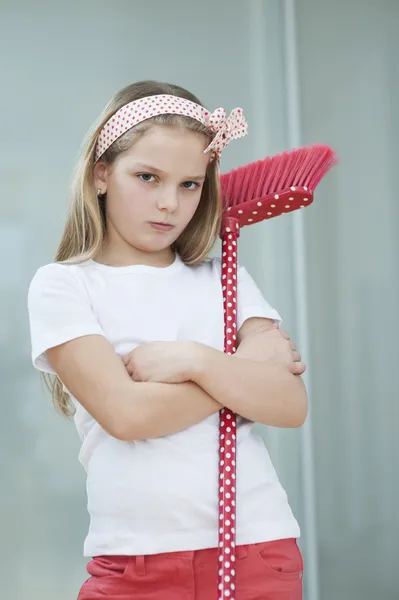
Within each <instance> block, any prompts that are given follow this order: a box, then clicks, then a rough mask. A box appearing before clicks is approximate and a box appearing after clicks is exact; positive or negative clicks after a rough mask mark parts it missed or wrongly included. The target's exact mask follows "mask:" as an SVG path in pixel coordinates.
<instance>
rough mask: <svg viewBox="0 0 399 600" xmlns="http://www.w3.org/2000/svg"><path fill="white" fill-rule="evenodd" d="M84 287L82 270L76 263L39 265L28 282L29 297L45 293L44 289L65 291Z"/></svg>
mask: <svg viewBox="0 0 399 600" xmlns="http://www.w3.org/2000/svg"><path fill="white" fill-rule="evenodd" d="M82 288H84V271H83V269H82V267H81V265H80V264H76V263H57V262H53V263H49V264H47V265H43V266H41V267H39V268H38V269H37V271H36V273H35V274H34V275H33V277H32V279H31V281H30V284H29V292H28V294H29V297H32V296H34V295H37V294H39V295H41V294H43V293H46V290H47V291H48V290H56V289H59V290H60V291H65V290H66V289H71V290H72V289H76V290H78V289H82Z"/></svg>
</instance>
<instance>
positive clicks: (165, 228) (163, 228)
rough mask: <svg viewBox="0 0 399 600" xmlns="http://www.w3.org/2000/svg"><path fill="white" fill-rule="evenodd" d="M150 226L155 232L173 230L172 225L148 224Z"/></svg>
mask: <svg viewBox="0 0 399 600" xmlns="http://www.w3.org/2000/svg"><path fill="white" fill-rule="evenodd" d="M150 225H151V227H152V228H153V229H155V231H172V229H174V228H175V226H174V225H168V224H167V223H155V222H150Z"/></svg>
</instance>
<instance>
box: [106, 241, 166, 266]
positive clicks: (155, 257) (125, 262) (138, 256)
mask: <svg viewBox="0 0 399 600" xmlns="http://www.w3.org/2000/svg"><path fill="white" fill-rule="evenodd" d="M174 260H175V253H174V251H173V250H172V248H170V247H169V248H165V249H163V250H158V251H154V252H146V251H145V250H141V249H139V248H134V247H133V246H130V245H127V246H125V247H120V246H119V245H118V246H115V245H111V244H109V243H108V242H107V240H104V244H103V247H102V249H101V252H100V253H99V254H98V256H96V261H97V262H100V263H102V264H104V265H108V266H110V267H127V266H130V265H148V266H152V267H168V266H169V265H171V264H172V263H173V261H174Z"/></svg>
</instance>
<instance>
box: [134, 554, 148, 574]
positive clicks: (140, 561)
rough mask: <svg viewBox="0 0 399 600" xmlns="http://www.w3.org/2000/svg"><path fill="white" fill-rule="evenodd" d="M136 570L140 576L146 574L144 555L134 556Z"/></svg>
mask: <svg viewBox="0 0 399 600" xmlns="http://www.w3.org/2000/svg"><path fill="white" fill-rule="evenodd" d="M136 572H137V575H141V576H142V577H143V576H144V575H146V569H145V556H136Z"/></svg>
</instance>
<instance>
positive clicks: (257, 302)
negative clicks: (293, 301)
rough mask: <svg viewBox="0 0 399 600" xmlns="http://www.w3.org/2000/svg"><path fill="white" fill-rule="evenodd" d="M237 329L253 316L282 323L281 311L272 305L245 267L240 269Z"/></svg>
mask: <svg viewBox="0 0 399 600" xmlns="http://www.w3.org/2000/svg"><path fill="white" fill-rule="evenodd" d="M237 302H238V314H237V329H240V327H241V325H242V324H243V323H244V322H245V321H246V320H247V319H250V318H251V317H261V318H264V319H271V320H272V321H277V322H279V323H281V317H280V315H279V313H278V312H277V311H276V310H275V309H274V308H272V307H271V306H270V304H269V303H268V302H267V301H266V300H265V298H264V297H263V294H262V292H261V291H260V289H259V288H258V286H257V285H256V283H255V281H254V280H253V279H252V277H251V275H250V274H249V273H248V271H247V270H246V269H245V267H239V269H238V297H237Z"/></svg>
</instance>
